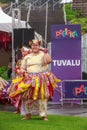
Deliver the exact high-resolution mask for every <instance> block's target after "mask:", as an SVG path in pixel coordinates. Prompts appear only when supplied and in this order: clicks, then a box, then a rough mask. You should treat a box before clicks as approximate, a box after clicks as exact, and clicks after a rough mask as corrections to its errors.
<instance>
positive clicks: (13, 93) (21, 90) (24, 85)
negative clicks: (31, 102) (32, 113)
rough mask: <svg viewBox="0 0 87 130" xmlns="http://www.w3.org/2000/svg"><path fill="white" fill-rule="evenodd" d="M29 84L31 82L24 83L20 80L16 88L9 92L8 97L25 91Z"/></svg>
mask: <svg viewBox="0 0 87 130" xmlns="http://www.w3.org/2000/svg"><path fill="white" fill-rule="evenodd" d="M30 86H31V84H25V83H24V82H21V83H20V84H19V85H18V90H16V91H14V92H11V93H10V95H9V96H10V97H14V96H16V95H18V94H21V93H23V92H25V91H26V90H28V88H29V87H30Z"/></svg>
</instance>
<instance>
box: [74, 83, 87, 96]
mask: <svg viewBox="0 0 87 130" xmlns="http://www.w3.org/2000/svg"><path fill="white" fill-rule="evenodd" d="M73 94H74V95H75V96H76V97H79V96H81V95H87V86H85V85H84V84H82V85H80V86H79V87H75V88H74V90H73Z"/></svg>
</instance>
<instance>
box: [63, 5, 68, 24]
mask: <svg viewBox="0 0 87 130" xmlns="http://www.w3.org/2000/svg"><path fill="white" fill-rule="evenodd" d="M63 13H64V22H65V24H67V20H66V9H65V3H64V4H63Z"/></svg>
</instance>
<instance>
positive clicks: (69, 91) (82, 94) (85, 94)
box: [63, 80, 87, 99]
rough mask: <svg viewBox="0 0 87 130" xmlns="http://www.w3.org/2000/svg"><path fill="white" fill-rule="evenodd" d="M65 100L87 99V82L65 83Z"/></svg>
mask: <svg viewBox="0 0 87 130" xmlns="http://www.w3.org/2000/svg"><path fill="white" fill-rule="evenodd" d="M63 87H64V90H65V92H64V95H65V97H64V98H68V99H70V98H71V99H73V98H75V99H80V98H82V99H85V98H87V81H85V80H83V81H82V80H80V81H75V80H74V81H63Z"/></svg>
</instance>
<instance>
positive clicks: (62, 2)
mask: <svg viewBox="0 0 87 130" xmlns="http://www.w3.org/2000/svg"><path fill="white" fill-rule="evenodd" d="M72 2H73V0H62V1H61V2H60V3H61V4H64V3H72Z"/></svg>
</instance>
